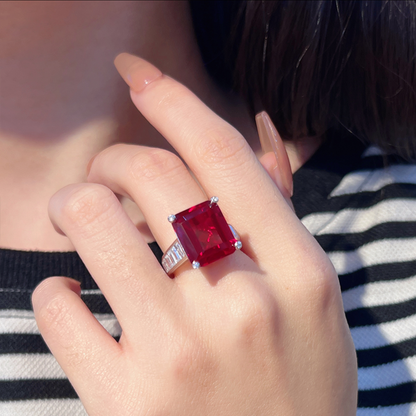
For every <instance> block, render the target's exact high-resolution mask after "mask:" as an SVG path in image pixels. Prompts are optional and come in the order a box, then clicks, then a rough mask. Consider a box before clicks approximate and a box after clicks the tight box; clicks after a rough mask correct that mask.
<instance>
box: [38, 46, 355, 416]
mask: <svg viewBox="0 0 416 416" xmlns="http://www.w3.org/2000/svg"><path fill="white" fill-rule="evenodd" d="M127 58H128V59H130V60H131V62H132V63H131V67H130V68H126V67H125V66H124V65H122V64H120V61H125V60H126V59H127ZM115 63H116V65H117V67H118V68H119V70H120V71H121V75H122V76H123V77H124V78H126V79H129V75H130V76H131V78H132V79H133V81H132V82H131V86H132V90H131V91H130V96H131V99H132V101H133V103H134V104H135V106H136V107H137V109H138V110H139V111H140V112H141V114H142V115H143V116H144V117H146V119H147V120H148V121H149V122H150V123H151V124H152V125H153V126H155V127H156V128H157V129H158V131H160V132H161V133H162V134H163V135H164V137H165V138H166V139H167V140H168V141H169V143H171V145H172V146H173V147H174V148H175V149H176V151H177V152H178V153H179V154H180V155H181V156H182V158H183V159H184V160H185V161H186V162H187V164H188V165H189V167H190V168H191V169H192V171H193V172H194V174H195V177H196V178H197V179H198V181H199V183H200V185H201V186H202V189H201V188H200V186H199V185H198V184H197V183H196V182H195V180H194V178H193V177H192V176H191V175H190V174H189V172H188V170H187V169H186V167H185V165H184V164H183V163H182V161H181V160H180V159H179V158H178V157H177V156H176V155H174V154H173V153H171V152H169V151H166V150H163V149H154V148H149V147H145V146H137V145H126V144H117V145H114V146H111V147H109V148H107V149H105V150H104V151H103V152H101V153H100V154H99V155H98V156H97V157H96V158H95V159H94V161H93V162H92V164H91V167H90V172H89V175H88V178H87V180H88V183H81V184H73V185H68V186H66V187H64V188H63V189H61V190H59V191H58V192H57V193H56V194H55V195H54V196H53V197H52V199H51V201H50V204H49V215H50V217H51V220H52V222H53V223H54V225H55V228H56V229H57V230H58V231H59V232H61V233H64V234H65V235H66V236H67V237H68V238H70V240H71V241H72V242H73V244H74V245H75V247H76V249H77V251H78V252H79V253H80V256H81V257H82V259H83V260H84V262H85V264H86V265H87V267H88V269H89V270H90V271H91V273H92V275H93V276H94V279H95V280H96V281H97V283H98V285H99V286H100V288H101V290H102V291H103V294H104V295H105V297H106V298H107V300H108V301H109V303H110V305H111V307H112V309H113V311H114V312H115V314H116V316H117V319H118V321H119V323H120V325H121V327H122V330H123V332H122V336H121V338H120V341H119V342H116V341H115V340H114V339H113V338H112V337H111V336H110V335H109V334H108V333H107V332H106V331H105V330H104V329H103V327H102V326H101V325H100V324H99V323H98V322H97V321H96V320H95V318H94V317H93V316H92V314H91V312H90V311H89V310H88V309H87V308H86V306H85V304H84V303H83V302H82V300H81V299H80V297H79V293H80V292H79V287H78V285H77V284H76V283H75V282H74V281H73V280H70V279H66V278H63V277H53V278H49V279H47V280H46V281H44V282H43V283H41V284H40V286H38V288H37V289H36V290H35V292H34V294H33V307H34V311H35V317H36V320H37V323H38V327H39V329H40V331H41V333H42V335H43V337H44V339H45V341H46V342H47V344H48V346H49V348H50V349H51V351H52V352H53V354H54V355H55V357H56V358H57V360H58V362H59V363H60V365H61V367H62V368H63V369H64V371H65V372H66V374H67V375H68V377H69V379H70V381H71V382H72V384H73V385H74V387H75V389H76V391H77V393H78V394H79V396H80V398H81V400H82V402H83V404H84V406H85V407H86V409H87V412H88V413H89V415H100V416H103V415H113V414H120V415H184V414H186V415H191V414H200V415H227V416H229V415H239V416H241V415H253V414H261V415H266V416H269V415H270V416H272V415H273V416H276V415H284V416H291V415H306V414H307V415H316V416H318V415H319V416H321V415H328V416H329V415H340V416H344V415H345V416H346V415H351V416H352V415H354V414H355V412H356V400H357V397H356V394H357V380H356V377H357V374H356V371H357V367H356V358H355V350H354V345H353V343H352V339H351V336H350V332H349V328H348V325H347V322H346V320H345V315H344V311H343V307H342V299H341V293H340V288H339V282H338V277H337V275H336V272H335V270H334V268H333V266H332V263H331V262H330V260H329V259H328V257H327V256H326V254H325V253H324V252H323V250H322V249H321V247H320V246H319V244H318V243H317V242H316V240H315V239H314V238H313V236H312V235H311V234H309V232H308V231H307V230H306V229H305V228H304V227H303V225H302V224H301V222H300V221H299V220H298V218H297V217H296V215H295V214H294V212H293V211H292V209H291V208H290V207H289V205H288V203H287V201H286V200H285V198H284V197H283V196H282V193H281V192H280V191H279V189H278V187H277V186H276V185H275V183H274V182H273V181H272V180H271V178H270V176H269V175H268V173H267V172H266V171H265V170H264V168H263V167H262V165H261V164H260V163H259V161H258V159H257V158H256V156H255V154H254V153H253V151H252V149H251V148H250V146H249V145H248V144H247V142H246V141H245V139H244V138H243V136H241V134H240V133H239V132H238V131H237V130H236V129H235V128H234V127H233V126H231V125H230V124H228V123H227V122H226V121H224V120H223V119H222V118H220V117H218V115H217V114H215V113H214V112H212V110H210V109H209V108H208V107H207V106H206V105H205V104H204V103H203V102H201V101H200V100H199V99H198V98H197V97H196V96H195V95H194V94H193V93H192V92H191V91H190V90H189V89H187V88H186V87H184V86H183V85H182V84H180V83H178V82H177V81H175V80H174V79H172V78H171V77H168V76H166V75H163V74H162V73H161V72H160V71H159V69H157V68H155V67H154V66H152V65H151V64H149V63H148V62H146V61H144V60H143V59H141V58H132V57H131V56H130V55H129V56H128V57H126V54H122V55H121V56H120V57H118V58H117V59H116V62H115ZM195 137H197V139H195ZM112 191H114V192H117V193H121V194H124V195H128V196H129V197H130V198H131V199H133V200H134V201H135V202H136V203H137V204H138V205H139V207H140V209H141V211H142V212H143V214H144V216H145V218H146V220H147V223H148V225H149V227H150V229H151V231H152V233H153V235H154V236H155V238H156V241H157V242H158V244H159V245H160V246H161V248H162V250H166V248H167V247H168V246H169V244H170V243H171V242H172V241H173V239H174V237H175V235H174V232H173V229H172V228H171V225H170V224H169V222H168V221H161V218H167V216H168V214H169V213H171V212H179V211H181V210H182V209H185V208H187V207H189V206H192V205H195V204H197V203H199V202H202V201H204V200H205V199H206V195H212V194H213V193H214V192H215V194H216V195H218V196H219V199H220V201H221V202H220V205H221V209H222V211H223V213H224V214H225V215H226V218H227V221H229V222H230V223H232V224H233V226H235V228H236V229H237V230H239V232H240V234H241V236H242V242H243V249H242V250H241V251H237V252H235V253H233V254H232V255H230V256H227V257H225V258H223V259H221V260H219V261H217V262H215V263H213V264H211V265H209V266H207V267H205V268H201V269H197V270H194V269H192V268H191V267H190V265H189V263H188V264H187V266H183V267H181V268H180V269H178V271H177V272H175V278H174V279H169V278H167V276H166V274H165V272H164V271H163V269H162V268H161V267H160V265H159V263H158V262H157V260H156V259H155V257H154V256H153V254H152V252H151V251H150V249H149V247H148V246H147V244H146V242H145V241H144V239H143V238H142V236H141V235H140V233H139V232H138V231H137V229H136V228H135V227H134V225H133V224H132V223H131V221H130V220H129V219H128V217H127V216H126V214H125V212H124V211H123V209H122V207H121V205H120V204H119V201H118V199H117V198H116V197H115V196H114V194H113V192H112ZM248 195H249V196H250V197H249V198H247V196H248ZM241 201H244V203H241ZM259 201H261V204H260V203H259ZM254 212H255V213H256V214H255V215H253V213H254ZM138 317H140V318H139V319H138Z"/></svg>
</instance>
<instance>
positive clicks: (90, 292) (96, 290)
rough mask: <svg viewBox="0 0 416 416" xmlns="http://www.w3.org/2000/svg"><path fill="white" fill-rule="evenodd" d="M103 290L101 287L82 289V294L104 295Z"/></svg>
mask: <svg viewBox="0 0 416 416" xmlns="http://www.w3.org/2000/svg"><path fill="white" fill-rule="evenodd" d="M102 294H103V292H101V290H100V289H85V290H81V295H102Z"/></svg>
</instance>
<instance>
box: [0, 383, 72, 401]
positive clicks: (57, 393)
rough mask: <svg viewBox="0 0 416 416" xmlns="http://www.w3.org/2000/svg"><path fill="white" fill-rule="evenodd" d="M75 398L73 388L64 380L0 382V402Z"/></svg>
mask: <svg viewBox="0 0 416 416" xmlns="http://www.w3.org/2000/svg"><path fill="white" fill-rule="evenodd" d="M76 398H78V396H77V394H76V393H75V390H74V388H73V387H72V385H71V383H70V382H69V381H68V380H66V379H58V380H15V381H0V401H1V400H2V401H7V400H34V399H76Z"/></svg>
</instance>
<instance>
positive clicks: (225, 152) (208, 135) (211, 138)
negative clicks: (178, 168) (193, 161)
mask: <svg viewBox="0 0 416 416" xmlns="http://www.w3.org/2000/svg"><path fill="white" fill-rule="evenodd" d="M246 146H247V143H246V141H245V139H244V137H243V136H242V135H241V134H240V133H239V132H238V131H237V130H236V129H234V128H233V127H231V126H221V127H216V128H212V129H208V130H206V131H205V132H204V133H203V134H202V137H200V139H199V140H198V141H197V143H196V145H195V153H196V156H197V158H198V160H200V161H201V163H203V164H205V165H210V166H213V165H214V166H215V165H217V166H219V167H221V166H224V164H225V165H226V164H227V163H228V161H229V160H230V159H238V158H239V155H240V154H241V152H243V151H245V150H246Z"/></svg>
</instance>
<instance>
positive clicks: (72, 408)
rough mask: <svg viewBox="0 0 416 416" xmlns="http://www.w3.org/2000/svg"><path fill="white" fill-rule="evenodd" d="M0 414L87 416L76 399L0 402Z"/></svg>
mask: <svg viewBox="0 0 416 416" xmlns="http://www.w3.org/2000/svg"><path fill="white" fill-rule="evenodd" d="M0 415H1V416H88V415H87V412H86V411H85V409H84V406H83V405H82V404H81V401H80V400H78V399H54V400H24V401H12V402H0Z"/></svg>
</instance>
